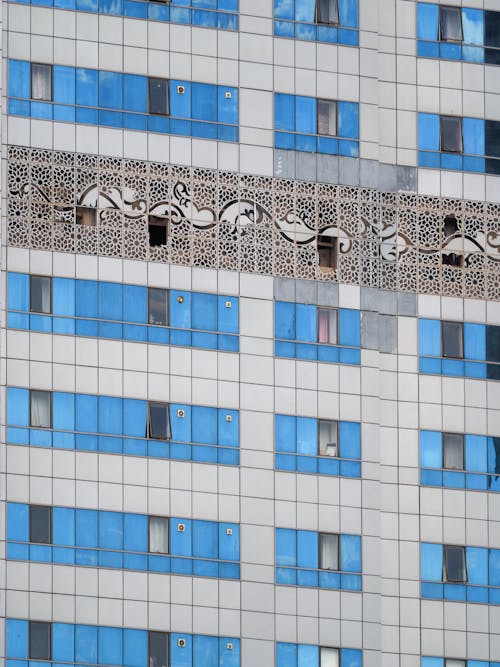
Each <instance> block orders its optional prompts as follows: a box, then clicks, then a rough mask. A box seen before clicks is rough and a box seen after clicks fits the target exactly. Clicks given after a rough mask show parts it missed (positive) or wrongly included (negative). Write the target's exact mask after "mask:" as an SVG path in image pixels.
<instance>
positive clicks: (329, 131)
mask: <svg viewBox="0 0 500 667" xmlns="http://www.w3.org/2000/svg"><path fill="white" fill-rule="evenodd" d="M316 113H317V116H318V118H317V123H318V125H317V127H318V134H322V135H326V136H329V137H336V136H337V102H333V101H332V100H318V101H317V111H316Z"/></svg>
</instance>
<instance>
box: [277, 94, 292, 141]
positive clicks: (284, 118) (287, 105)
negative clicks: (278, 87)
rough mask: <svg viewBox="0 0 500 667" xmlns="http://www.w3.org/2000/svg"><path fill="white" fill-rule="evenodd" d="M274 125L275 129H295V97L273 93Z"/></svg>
mask: <svg viewBox="0 0 500 667" xmlns="http://www.w3.org/2000/svg"><path fill="white" fill-rule="evenodd" d="M274 127H275V129H276V130H285V131H289V132H293V131H294V130H295V98H294V96H293V95H285V94H284V93H275V94H274Z"/></svg>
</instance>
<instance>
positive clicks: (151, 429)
mask: <svg viewBox="0 0 500 667" xmlns="http://www.w3.org/2000/svg"><path fill="white" fill-rule="evenodd" d="M146 437H147V438H152V439H154V440H170V438H171V437H172V433H171V429H170V416H169V406H168V403H158V402H153V401H150V402H149V403H148V426H147V434H146Z"/></svg>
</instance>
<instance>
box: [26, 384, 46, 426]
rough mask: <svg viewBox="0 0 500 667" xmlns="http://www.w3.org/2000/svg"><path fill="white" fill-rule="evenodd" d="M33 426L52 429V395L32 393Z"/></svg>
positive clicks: (42, 392) (40, 392) (39, 392)
mask: <svg viewBox="0 0 500 667" xmlns="http://www.w3.org/2000/svg"><path fill="white" fill-rule="evenodd" d="M31 426H35V427H36V428H50V394H49V392H48V391H32V392H31Z"/></svg>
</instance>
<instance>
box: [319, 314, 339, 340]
mask: <svg viewBox="0 0 500 667" xmlns="http://www.w3.org/2000/svg"><path fill="white" fill-rule="evenodd" d="M318 343H330V344H332V345H336V343H337V311H336V310H335V309H333V308H319V309H318Z"/></svg>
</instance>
